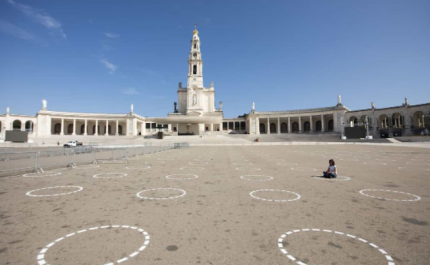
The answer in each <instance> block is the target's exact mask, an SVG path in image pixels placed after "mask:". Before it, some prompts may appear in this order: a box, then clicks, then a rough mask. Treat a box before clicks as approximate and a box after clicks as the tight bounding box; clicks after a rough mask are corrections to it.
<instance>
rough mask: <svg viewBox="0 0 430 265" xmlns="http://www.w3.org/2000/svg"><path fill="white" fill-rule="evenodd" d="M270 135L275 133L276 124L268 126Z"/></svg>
mask: <svg viewBox="0 0 430 265" xmlns="http://www.w3.org/2000/svg"><path fill="white" fill-rule="evenodd" d="M270 133H276V124H275V123H271V124H270Z"/></svg>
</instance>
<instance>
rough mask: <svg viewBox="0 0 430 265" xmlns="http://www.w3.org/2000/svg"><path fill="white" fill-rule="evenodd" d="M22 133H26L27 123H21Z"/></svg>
mask: <svg viewBox="0 0 430 265" xmlns="http://www.w3.org/2000/svg"><path fill="white" fill-rule="evenodd" d="M21 131H25V122H22V121H21Z"/></svg>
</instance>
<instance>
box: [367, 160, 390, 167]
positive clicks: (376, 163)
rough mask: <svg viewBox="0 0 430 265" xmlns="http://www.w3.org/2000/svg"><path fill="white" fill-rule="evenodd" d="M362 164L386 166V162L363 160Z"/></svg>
mask: <svg viewBox="0 0 430 265" xmlns="http://www.w3.org/2000/svg"><path fill="white" fill-rule="evenodd" d="M363 164H365V165H371V166H386V165H387V164H386V163H382V162H372V161H371V162H363Z"/></svg>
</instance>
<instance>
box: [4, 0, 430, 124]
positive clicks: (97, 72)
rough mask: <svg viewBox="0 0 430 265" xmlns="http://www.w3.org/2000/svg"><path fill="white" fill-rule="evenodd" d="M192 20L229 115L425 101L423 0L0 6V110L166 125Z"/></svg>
mask: <svg viewBox="0 0 430 265" xmlns="http://www.w3.org/2000/svg"><path fill="white" fill-rule="evenodd" d="M195 22H196V23H198V30H199V32H200V34H199V35H200V39H201V41H202V46H201V49H202V55H203V61H204V67H203V73H204V82H205V86H209V83H210V81H214V83H215V89H216V101H217V107H218V102H219V101H221V100H222V101H223V103H224V106H223V107H224V116H225V117H235V116H237V115H240V114H243V113H245V112H249V111H250V109H251V104H252V102H253V101H255V103H256V109H257V111H267V110H289V109H302V108H316V107H325V106H333V105H335V104H336V103H337V102H336V101H337V95H338V94H341V95H342V103H343V104H344V105H346V106H348V107H349V108H351V109H362V108H368V107H370V102H371V101H375V105H376V107H377V108H378V107H379V108H381V107H389V106H394V105H400V104H401V103H403V99H404V97H405V96H407V97H408V98H409V103H410V104H419V103H426V102H430V92H429V91H430V27H429V26H430V1H428V0H423V1H419V0H413V1H404V0H401V1H400V0H378V1H375V0H361V1H356V0H353V1H348V0H338V1H334V0H327V1H321V0H307V1H303V0H282V1H262V0H261V1H260V0H259V1H131V0H129V1H111V0H106V1H105V0H93V1H71V0H70V1H65V0H64V1H53V0H51V1H48V0H43V1H42V0H40V1H39V0H31V1H30V0H0V113H4V112H5V109H6V107H10V108H11V112H12V113H17V114H30V115H34V114H35V113H36V112H37V111H38V110H39V109H40V108H41V105H42V103H41V100H42V99H46V100H47V101H48V109H49V110H57V111H77V112H100V113H127V112H128V111H129V109H130V104H131V103H133V104H134V110H135V112H136V113H138V114H140V115H143V116H165V115H166V114H167V113H168V112H171V111H172V110H173V102H174V101H176V100H177V94H176V90H177V85H178V82H183V83H184V84H186V79H187V59H188V53H189V49H190V39H191V37H192V31H193V28H194V26H193V23H195Z"/></svg>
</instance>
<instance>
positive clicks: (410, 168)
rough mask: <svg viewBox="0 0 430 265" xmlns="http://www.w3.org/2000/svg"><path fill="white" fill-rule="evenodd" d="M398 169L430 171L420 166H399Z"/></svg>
mask: <svg viewBox="0 0 430 265" xmlns="http://www.w3.org/2000/svg"><path fill="white" fill-rule="evenodd" d="M399 169H400V170H407V171H430V169H428V168H422V167H399Z"/></svg>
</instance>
